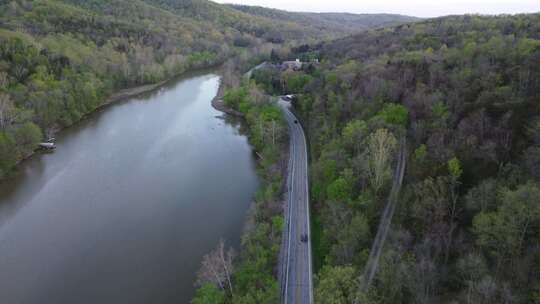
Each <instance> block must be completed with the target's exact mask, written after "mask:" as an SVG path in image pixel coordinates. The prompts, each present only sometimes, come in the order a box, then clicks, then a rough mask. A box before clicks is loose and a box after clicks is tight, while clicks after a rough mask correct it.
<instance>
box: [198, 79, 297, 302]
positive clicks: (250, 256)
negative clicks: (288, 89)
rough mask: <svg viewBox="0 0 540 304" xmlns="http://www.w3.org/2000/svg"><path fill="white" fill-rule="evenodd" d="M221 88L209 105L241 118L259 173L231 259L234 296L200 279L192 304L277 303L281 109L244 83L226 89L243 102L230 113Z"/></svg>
mask: <svg viewBox="0 0 540 304" xmlns="http://www.w3.org/2000/svg"><path fill="white" fill-rule="evenodd" d="M224 90H225V88H223V85H222V84H220V89H219V93H218V94H217V95H216V96H215V97H214V99H213V100H212V106H213V107H214V108H215V109H216V110H218V111H221V112H223V113H226V114H231V113H235V114H231V115H234V116H241V117H242V121H243V123H245V126H246V128H247V130H248V132H247V136H248V140H249V143H250V145H251V147H252V151H253V153H255V154H256V155H257V156H258V158H257V175H258V177H259V181H260V183H259V189H258V190H257V193H256V195H255V196H254V198H253V205H252V207H251V208H250V211H249V213H248V216H247V218H246V220H245V223H246V224H245V228H244V232H243V236H242V247H241V249H240V253H239V258H238V260H235V261H234V265H235V266H234V269H235V271H234V272H233V273H232V282H231V284H232V285H233V286H234V294H232V292H230V290H229V289H228V288H226V286H227V284H228V283H226V284H223V283H222V282H216V281H215V280H207V279H205V278H199V279H200V280H199V281H198V283H199V284H200V285H199V287H200V288H199V289H198V290H197V293H196V295H195V298H194V300H193V303H206V302H205V299H208V298H207V296H208V295H210V294H212V295H214V296H216V297H217V298H220V299H221V300H220V301H218V302H215V303H229V302H234V303H236V302H238V303H252V302H253V301H254V299H265V303H279V299H280V286H279V283H278V279H277V278H278V277H279V273H280V270H279V268H278V260H279V253H280V248H281V242H282V232H283V229H284V220H283V207H284V202H283V192H284V191H285V187H284V183H285V178H284V177H285V172H286V168H287V163H288V136H287V127H286V125H285V120H284V119H283V113H282V112H281V110H280V109H279V108H278V107H277V105H275V104H274V103H272V102H270V101H269V100H268V99H266V100H261V96H264V94H262V92H260V91H259V89H258V88H257V87H256V86H254V84H250V83H244V84H243V85H242V87H235V88H230V89H229V90H231V91H230V92H231V94H232V95H231V96H235V97H238V98H241V99H242V100H233V104H234V105H236V106H238V104H240V103H241V104H242V107H237V108H236V109H230V108H228V107H227V106H225V105H224V104H223V101H222V100H223V94H224ZM238 90H243V91H245V92H249V93H248V95H247V96H245V95H243V94H238ZM240 109H241V111H240ZM237 113H238V114H241V115H237ZM203 270H204V265H203ZM224 287H225V288H224ZM226 299H227V300H226Z"/></svg>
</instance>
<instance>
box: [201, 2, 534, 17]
mask: <svg viewBox="0 0 540 304" xmlns="http://www.w3.org/2000/svg"><path fill="white" fill-rule="evenodd" d="M212 1H215V2H217V3H222V4H240V5H249V6H261V7H266V8H273V9H279V10H285V11H289V12H310V13H352V14H399V15H406V16H411V17H419V18H435V17H442V16H448V15H465V14H480V15H505V14H510V15H515V14H533V13H539V12H540V1H535V0H524V1H522V3H519V4H516V3H515V2H514V1H512V0H476V1H466V0H444V1H440V2H437V3H434V2H432V1H429V0H413V1H408V2H407V3H404V2H402V1H399V0H380V1H377V2H368V3H358V2H355V1H351V0H335V1H332V2H331V3H329V2H328V1H323V0H300V1H295V2H291V1H288V0H273V1H272V2H271V3H272V5H269V4H268V1H265V0H212Z"/></svg>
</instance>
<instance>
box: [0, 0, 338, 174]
mask: <svg viewBox="0 0 540 304" xmlns="http://www.w3.org/2000/svg"><path fill="white" fill-rule="evenodd" d="M345 32H346V31H341V30H340V29H339V28H331V29H329V28H328V29H327V28H320V27H315V26H314V25H313V24H308V23H305V22H304V23H300V22H295V21H294V20H289V21H283V20H272V19H271V18H268V17H263V16H257V15H252V14H249V13H245V12H241V11H239V10H236V9H233V8H231V7H229V6H226V5H221V4H217V3H214V2H210V1H206V0H110V1H105V0H88V1H86V0H85V1H83V0H36V1H1V2H0V177H2V176H4V175H5V173H6V172H7V171H8V170H9V169H10V168H11V167H13V165H14V164H15V163H16V162H17V161H19V160H20V159H22V158H24V157H25V156H27V155H28V154H30V153H31V152H32V151H33V150H34V148H35V147H36V143H37V142H39V141H40V140H42V139H43V138H44V137H47V136H48V135H50V134H51V133H52V131H54V130H55V129H58V128H59V127H63V126H67V125H70V124H72V123H74V122H76V121H78V120H79V119H80V118H81V117H82V115H84V114H85V113H88V112H90V111H92V110H93V109H95V108H96V107H98V106H99V105H101V104H102V103H103V102H104V100H105V99H106V97H107V96H108V95H109V94H110V93H111V92H113V91H115V90H118V89H120V88H126V87H131V86H136V85H141V84H148V83H155V82H158V81H161V80H164V79H167V78H168V77H170V76H172V75H176V74H179V73H182V72H184V71H186V70H190V69H194V68H200V67H207V66H211V65H215V64H217V63H221V62H223V61H224V60H225V59H227V58H230V57H232V56H235V57H237V58H242V59H243V60H248V59H249V58H251V59H253V58H256V57H258V56H263V57H264V56H268V55H269V54H270V51H271V50H272V49H280V48H285V49H286V48H287V47H288V46H290V45H294V44H297V43H300V42H302V41H304V42H307V41H316V40H319V39H329V38H335V37H338V36H343V35H344V33H345Z"/></svg>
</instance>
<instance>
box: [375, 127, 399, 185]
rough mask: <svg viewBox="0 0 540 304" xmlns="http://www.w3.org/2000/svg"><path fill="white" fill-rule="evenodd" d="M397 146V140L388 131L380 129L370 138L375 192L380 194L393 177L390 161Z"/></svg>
mask: <svg viewBox="0 0 540 304" xmlns="http://www.w3.org/2000/svg"><path fill="white" fill-rule="evenodd" d="M396 145H397V140H396V138H395V137H394V135H392V133H390V132H389V131H388V130H387V129H378V130H377V131H375V132H374V133H372V134H371V135H370V136H369V139H368V153H369V155H368V158H369V162H368V166H369V175H370V182H371V185H372V187H373V190H375V192H378V191H379V190H380V189H381V188H382V186H383V185H384V183H385V182H386V180H388V179H389V178H390V176H391V175H392V172H391V169H390V161H391V158H392V152H393V151H394V150H395V148H396Z"/></svg>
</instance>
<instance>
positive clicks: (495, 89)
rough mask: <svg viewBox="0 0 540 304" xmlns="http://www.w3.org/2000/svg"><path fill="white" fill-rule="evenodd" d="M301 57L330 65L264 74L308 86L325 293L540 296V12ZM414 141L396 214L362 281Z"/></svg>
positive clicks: (303, 91)
mask: <svg viewBox="0 0 540 304" xmlns="http://www.w3.org/2000/svg"><path fill="white" fill-rule="evenodd" d="M296 51H297V53H295V54H292V55H291V57H306V56H308V55H309V56H317V57H318V58H320V59H321V64H316V65H306V66H305V67H304V68H303V70H302V71H300V72H291V71H287V72H284V73H280V72H276V71H272V70H267V71H264V70H261V71H257V72H256V73H254V75H253V77H254V78H255V80H256V81H257V83H258V84H259V86H260V87H263V88H265V89H266V90H267V91H268V92H272V93H274V94H283V93H288V94H289V93H297V94H299V95H298V96H299V97H298V99H297V100H296V101H294V104H295V109H296V111H297V113H298V114H299V115H301V116H302V123H303V125H304V126H305V128H306V129H307V133H308V137H309V141H310V145H309V146H310V154H311V155H310V157H311V159H312V162H311V164H310V166H311V169H310V171H311V175H310V182H311V198H312V204H313V207H314V208H313V209H312V210H314V216H315V220H314V226H313V235H314V240H313V246H314V251H315V252H314V254H315V257H316V265H315V266H316V268H317V272H318V273H317V277H316V280H315V300H316V302H317V303H351V302H353V301H354V300H355V299H357V300H358V299H360V300H361V301H360V302H361V303H389V304H390V303H540V281H539V277H538V273H540V259H539V257H540V255H539V254H538V250H539V246H538V244H540V170H539V168H540V138H539V134H540V123H539V122H540V106H539V105H540V94H539V92H540V14H528V15H515V16H491V17H490V16H476V15H466V16H449V17H444V18H437V19H430V20H425V21H421V22H418V23H414V24H408V25H401V26H397V27H393V28H383V29H376V30H369V31H366V32H363V33H360V34H357V35H353V36H350V37H345V38H342V39H338V40H336V41H333V42H328V43H323V44H321V45H313V46H311V47H307V46H305V47H302V48H298V49H296ZM300 52H303V53H300ZM305 52H307V53H305ZM402 139H406V146H405V148H406V151H407V154H408V157H407V166H406V173H405V178H404V182H403V187H402V190H401V192H400V194H399V199H398V205H397V210H396V213H395V215H394V218H393V223H392V226H391V231H390V234H389V236H388V238H387V239H386V245H385V247H384V250H383V253H382V256H381V258H380V260H379V264H378V270H377V273H376V276H375V279H374V282H373V284H372V285H371V287H370V288H369V289H368V290H360V289H359V286H361V284H360V283H361V282H362V281H363V280H364V278H363V271H364V267H365V265H366V262H367V259H368V256H369V252H370V247H371V245H372V241H373V238H374V236H375V234H376V232H377V228H378V224H379V219H380V216H381V214H382V211H383V208H384V206H385V204H386V201H387V198H388V196H389V194H390V188H391V184H392V174H393V169H394V167H395V165H396V158H397V156H398V151H399V150H400V144H399V143H400V142H402ZM336 299H338V300H336Z"/></svg>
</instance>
